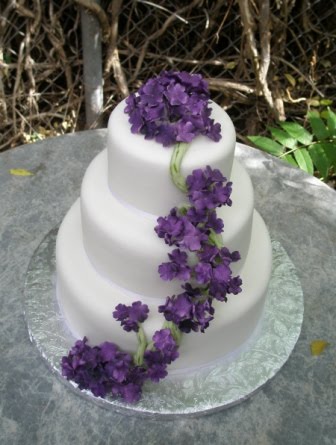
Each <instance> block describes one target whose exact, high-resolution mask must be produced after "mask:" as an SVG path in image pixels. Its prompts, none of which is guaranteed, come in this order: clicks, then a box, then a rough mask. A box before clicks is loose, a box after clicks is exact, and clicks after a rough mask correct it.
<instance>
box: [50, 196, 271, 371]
mask: <svg viewBox="0 0 336 445" xmlns="http://www.w3.org/2000/svg"><path fill="white" fill-rule="evenodd" d="M56 261H57V295H58V299H59V302H60V305H61V307H62V310H63V313H64V315H65V317H66V319H67V321H68V324H69V327H70V328H71V330H72V331H73V333H74V334H75V336H76V337H78V338H81V337H83V336H84V335H86V336H87V337H88V338H89V340H90V343H91V344H99V343H101V342H103V341H106V340H109V341H113V342H115V343H116V344H118V345H119V346H120V347H121V348H123V349H125V350H128V351H134V350H135V349H136V335H135V334H134V333H132V332H131V333H127V332H125V331H124V330H123V329H122V328H121V327H120V325H119V323H118V322H117V321H115V320H114V319H113V317H112V312H113V310H114V308H115V306H116V305H117V304H118V303H124V304H131V303H132V302H133V301H136V300H137V299H141V301H142V302H143V303H146V304H147V305H148V306H149V308H150V316H149V318H148V319H147V320H146V322H145V323H144V325H143V326H144V329H145V332H146V335H147V336H148V337H149V338H150V337H151V336H152V334H153V333H154V332H155V331H156V330H158V329H160V328H161V327H162V323H163V321H164V319H163V316H162V314H159V313H158V312H157V307H158V305H160V304H162V303H163V302H164V301H165V299H164V298H161V299H158V298H150V297H148V296H143V295H141V296H138V295H135V294H134V293H129V292H128V291H126V290H123V289H121V288H120V287H118V286H115V285H114V284H113V283H112V282H109V281H108V280H106V279H104V278H103V277H102V276H101V275H100V274H98V273H97V271H96V270H95V269H94V268H93V267H92V264H91V263H90V261H89V259H88V257H87V255H86V253H85V250H84V247H83V239H82V231H81V215H80V204H79V200H78V201H76V203H75V204H74V205H73V207H72V208H71V209H70V210H69V212H68V214H67V215H66V217H65V219H64V221H63V223H62V225H61V227H60V230H59V235H58V238H57V245H56ZM271 264H272V253H271V243H270V239H269V235H268V231H267V229H266V227H265V224H264V222H263V220H262V218H261V217H260V215H259V214H258V213H257V212H256V211H254V217H253V228H252V235H251V243H250V248H249V252H248V255H247V258H246V261H245V264H244V267H243V269H242V270H241V277H242V279H243V292H242V293H240V294H238V295H231V296H229V301H228V302H227V303H218V304H217V302H216V305H215V306H216V314H215V319H214V320H213V322H212V323H211V325H210V327H209V328H208V329H207V330H206V332H205V333H204V334H202V333H191V334H185V335H184V336H183V341H182V344H181V347H180V358H179V359H178V360H176V361H175V362H174V364H173V365H172V368H175V369H180V368H187V367H192V366H199V365H202V364H205V363H207V362H209V361H212V360H215V359H217V358H219V357H221V356H224V355H225V354H227V353H229V352H232V351H233V350H234V349H235V348H237V347H239V346H240V345H241V344H242V343H243V342H244V341H246V340H247V339H248V337H249V336H250V335H251V333H252V332H253V330H254V329H255V327H256V325H257V323H258V321H259V319H260V317H261V315H262V310H263V305H264V299H265V296H266V292H267V286H268V282H269V279H270V274H271ZM125 267H127V264H126V265H125ZM137 297H138V298H137Z"/></svg>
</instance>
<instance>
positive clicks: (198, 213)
mask: <svg viewBox="0 0 336 445" xmlns="http://www.w3.org/2000/svg"><path fill="white" fill-rule="evenodd" d="M186 184H187V195H188V198H189V201H190V204H191V205H190V206H189V208H187V209H186V208H181V209H178V208H176V207H175V208H173V209H172V210H171V211H170V214H169V215H168V216H167V217H160V218H158V225H157V226H156V227H155V231H156V233H157V235H158V236H159V238H163V239H164V240H165V242H166V244H168V245H169V246H173V245H174V246H177V247H178V249H175V250H173V251H172V252H171V253H169V254H168V258H169V260H170V261H169V262H166V263H162V264H161V265H160V266H159V268H158V271H159V274H160V277H161V278H162V279H163V280H166V281H169V280H173V279H179V280H182V281H184V282H186V281H188V280H191V281H190V283H189V282H187V283H186V284H184V285H183V286H182V288H183V289H184V292H182V293H181V294H179V295H177V296H176V295H173V296H171V297H167V299H166V302H165V304H164V305H161V306H160V307H159V312H161V313H163V315H164V317H165V318H166V320H167V321H171V322H173V323H175V324H176V325H177V326H178V328H179V329H180V330H181V331H182V332H191V331H201V332H204V330H205V329H206V328H207V327H208V326H209V323H210V322H211V320H212V319H213V315H214V308H213V306H212V301H213V299H215V300H218V301H227V294H234V295H236V294H238V293H239V292H241V285H242V280H241V278H240V277H239V276H236V277H234V276H233V275H232V270H231V263H233V262H236V261H238V260H239V259H240V255H239V252H237V251H235V252H232V253H231V252H230V251H229V250H228V249H227V248H226V247H223V246H222V244H221V239H220V240H219V239H218V238H216V237H218V235H219V234H221V233H222V232H223V229H224V223H223V221H222V219H221V218H218V217H217V213H216V210H215V209H216V208H217V207H221V206H222V205H227V206H231V204H232V201H231V192H232V183H231V182H227V180H226V178H225V177H224V176H223V175H222V173H221V172H220V171H219V170H216V169H214V170H213V169H211V167H210V166H207V167H206V168H205V169H203V170H201V169H198V170H194V171H193V172H192V174H191V175H189V176H188V177H187V179H186ZM181 249H185V250H187V251H190V252H194V260H193V264H189V263H190V262H189V261H188V253H187V252H186V251H184V250H181ZM195 255H196V259H197V261H196V263H195ZM191 283H194V286H198V287H193V285H192V284H191Z"/></svg>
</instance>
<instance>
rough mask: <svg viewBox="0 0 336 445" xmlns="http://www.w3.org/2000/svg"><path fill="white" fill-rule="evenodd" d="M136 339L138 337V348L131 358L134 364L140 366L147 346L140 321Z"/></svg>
mask: <svg viewBox="0 0 336 445" xmlns="http://www.w3.org/2000/svg"><path fill="white" fill-rule="evenodd" d="M137 339H138V349H137V350H136V353H135V354H134V357H133V360H134V363H135V364H136V365H138V366H141V365H142V364H143V361H144V353H145V351H146V348H147V338H146V334H145V331H144V330H143V328H142V326H141V324H140V323H139V331H138V332H137Z"/></svg>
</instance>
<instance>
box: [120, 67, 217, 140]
mask: <svg viewBox="0 0 336 445" xmlns="http://www.w3.org/2000/svg"><path fill="white" fill-rule="evenodd" d="M209 98H210V95H209V90H208V85H207V83H206V82H205V81H204V80H203V78H202V76H201V75H200V74H189V73H187V72H184V71H182V72H174V71H163V72H162V73H161V74H160V75H159V76H157V77H155V78H152V79H149V80H148V81H147V82H146V83H145V84H143V85H142V86H141V87H140V89H139V91H138V93H136V94H134V93H133V94H131V95H130V96H129V97H128V98H127V99H126V103H127V106H126V108H125V113H127V114H128V115H129V123H130V124H131V131H132V133H140V134H143V135H144V136H145V138H146V139H155V140H156V141H157V142H159V143H160V144H162V145H163V146H165V147H166V146H170V145H173V144H175V143H177V142H187V143H188V142H191V141H192V140H193V139H194V138H195V137H196V136H197V135H205V136H207V137H209V138H210V139H212V140H214V141H219V140H220V138H221V134H220V131H221V126H220V124H219V123H215V122H214V120H213V119H211V118H210V115H211V109H210V108H209V106H208V105H209Z"/></svg>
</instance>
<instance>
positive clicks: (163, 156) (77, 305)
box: [56, 101, 272, 370]
mask: <svg viewBox="0 0 336 445" xmlns="http://www.w3.org/2000/svg"><path fill="white" fill-rule="evenodd" d="M125 107H126V103H125V101H122V102H121V103H120V104H119V105H118V106H117V107H116V108H115V109H114V110H113V112H112V114H111V116H110V119H109V124H108V130H107V145H106V149H105V150H103V151H102V152H101V153H100V154H99V155H98V156H96V158H95V159H93V161H92V162H91V164H90V165H89V167H88V169H87V171H86V173H85V176H84V179H83V183H82V187H81V194H80V198H79V199H78V200H77V201H76V202H75V203H74V204H73V206H72V207H71V209H70V210H69V212H68V213H67V215H66V217H65V218H64V220H63V222H62V224H61V227H60V229H59V233H58V237H57V246H56V267H57V297H58V301H59V304H60V307H61V309H62V312H63V314H64V317H65V319H66V321H67V324H68V326H69V328H70V330H71V331H72V333H73V335H74V336H75V337H76V338H83V337H84V336H86V337H87V338H88V341H89V344H90V345H98V344H101V343H102V342H105V341H111V342H113V343H116V344H117V345H118V346H119V347H120V348H121V349H122V350H125V351H128V352H134V351H135V350H136V349H137V335H136V333H135V332H125V331H124V330H123V329H122V328H121V327H120V324H119V323H118V322H117V321H116V320H115V319H114V318H113V317H112V313H113V311H114V310H115V308H116V306H117V305H118V304H120V303H122V304H124V305H131V304H132V303H133V302H135V301H141V302H142V303H143V304H146V305H147V306H148V308H149V315H148V318H147V320H146V322H145V323H143V329H144V331H145V334H146V336H147V337H148V338H152V336H153V334H154V332H156V331H157V330H160V329H161V328H162V325H163V322H164V317H163V314H162V313H159V312H158V307H159V306H160V305H163V304H164V303H165V301H166V298H167V296H172V295H177V294H179V293H180V292H181V281H179V280H178V279H173V280H171V281H164V280H162V279H161V278H160V275H159V273H158V266H159V265H160V264H162V263H164V262H165V261H167V255H168V253H169V252H171V250H172V248H171V247H170V246H169V245H167V244H165V243H164V241H163V240H162V239H160V238H159V237H158V236H157V234H156V233H155V231H154V228H155V226H156V225H157V220H158V218H159V217H160V216H164V215H167V214H168V213H169V211H170V209H171V208H173V207H175V206H179V205H180V204H182V203H186V202H187V198H186V195H185V194H184V193H183V192H182V191H180V190H179V189H178V188H177V187H175V185H174V184H173V182H172V179H171V176H170V174H169V165H170V161H171V155H172V149H171V148H167V147H163V146H162V145H161V144H159V143H158V142H156V141H155V140H153V139H145V138H144V136H143V135H142V134H135V133H132V132H131V128H130V124H129V120H128V119H129V116H128V115H127V114H126V113H125ZM210 108H211V118H212V119H214V121H215V122H217V123H220V125H221V135H222V137H221V139H220V140H219V141H217V142H215V141H213V140H210V139H209V138H208V137H206V136H204V135H198V136H197V137H196V138H194V139H193V140H192V142H190V144H189V149H188V151H187V152H186V154H185V156H184V158H183V161H182V164H181V173H182V175H183V176H184V177H187V176H188V175H190V174H191V173H192V172H193V171H194V170H195V169H201V168H204V167H205V166H210V167H211V168H212V169H219V170H220V171H221V172H222V174H223V175H224V176H225V177H226V178H228V179H229V180H230V181H231V182H232V195H231V199H232V206H231V207H229V206H222V207H220V208H219V209H218V210H217V215H218V217H220V218H221V219H222V220H223V221H224V231H223V234H222V237H223V242H224V245H225V246H226V247H227V248H228V249H229V250H230V251H239V252H240V256H241V260H240V261H237V262H235V263H234V264H232V265H231V266H232V272H233V274H235V275H239V276H240V277H241V279H242V286H241V287H242V291H241V292H240V293H238V294H237V295H229V296H228V301H227V302H220V301H215V300H214V302H213V306H214V308H215V315H214V319H213V320H212V321H211V323H210V325H209V327H208V328H207V329H206V330H205V332H204V333H203V332H190V333H188V334H185V335H183V336H182V340H181V345H180V347H179V358H178V359H177V360H175V361H174V362H173V363H172V364H171V365H170V367H169V369H179V370H183V369H185V368H192V367H199V366H203V365H206V364H209V363H211V362H213V361H215V360H217V359H219V358H221V357H224V356H225V355H226V354H229V353H232V352H234V351H235V350H237V348H239V347H240V346H241V345H243V344H244V343H245V342H246V341H247V340H248V339H249V338H250V337H251V335H252V334H253V333H254V331H255V329H256V327H257V325H258V323H259V321H260V319H261V317H262V314H263V308H264V303H265V299H266V295H267V288H268V284H269V280H270V276H271V267H272V252H271V242H270V237H269V233H268V230H267V228H266V226H265V224H264V221H263V219H262V218H261V216H260V215H259V213H258V212H257V211H256V210H255V209H254V197H253V188H252V184H251V181H250V178H249V176H248V174H247V172H246V170H245V169H244V167H243V166H242V165H241V164H240V163H239V162H238V161H237V160H236V159H234V152H235V146H236V136H235V130H234V127H233V124H232V122H231V120H230V118H229V116H228V115H227V113H226V112H225V111H223V109H222V108H220V107H219V106H218V105H216V104H215V103H213V102H210Z"/></svg>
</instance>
